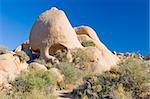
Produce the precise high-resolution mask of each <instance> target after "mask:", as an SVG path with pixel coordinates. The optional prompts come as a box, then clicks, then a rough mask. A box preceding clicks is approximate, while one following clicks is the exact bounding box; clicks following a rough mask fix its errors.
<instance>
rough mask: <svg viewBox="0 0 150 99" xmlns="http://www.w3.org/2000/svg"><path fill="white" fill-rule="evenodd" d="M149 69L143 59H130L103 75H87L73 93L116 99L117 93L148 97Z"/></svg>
mask: <svg viewBox="0 0 150 99" xmlns="http://www.w3.org/2000/svg"><path fill="white" fill-rule="evenodd" d="M148 69H149V67H147V66H146V65H145V63H144V62H143V61H141V60H137V59H129V60H127V61H126V62H124V63H121V64H120V65H119V66H116V67H113V68H112V69H111V70H110V71H106V72H104V73H103V74H102V75H95V76H89V77H86V78H85V79H84V84H83V85H81V86H79V88H77V89H75V90H74V91H73V95H74V96H75V97H77V98H84V97H87V98H90V99H91V98H92V99H104V98H109V99H116V98H115V97H116V95H115V94H118V97H119V96H120V97H124V99H128V98H129V99H130V98H131V97H132V98H133V99H140V98H142V99H143V98H148V96H149V95H150V91H149V89H148V87H145V86H146V84H148V83H149V74H148Z"/></svg>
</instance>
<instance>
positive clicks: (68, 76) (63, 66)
mask: <svg viewBox="0 0 150 99" xmlns="http://www.w3.org/2000/svg"><path fill="white" fill-rule="evenodd" d="M56 67H57V68H58V69H59V70H60V71H61V72H62V74H64V76H65V83H72V84H74V83H75V82H76V80H78V79H80V77H81V71H80V70H79V69H77V68H75V66H74V65H73V64H72V63H69V62H66V63H60V64H58V65H57V66H56Z"/></svg>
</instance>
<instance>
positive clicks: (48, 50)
mask: <svg viewBox="0 0 150 99" xmlns="http://www.w3.org/2000/svg"><path fill="white" fill-rule="evenodd" d="M29 41H30V45H31V48H32V50H34V51H39V52H40V56H41V57H43V58H44V59H53V58H54V57H52V56H50V55H52V54H54V53H55V52H56V51H57V50H58V49H63V48H67V49H73V48H82V45H81V44H80V42H79V41H78V39H77V35H76V33H75V30H74V29H73V28H72V26H71V24H70V22H69V20H68V19H67V17H66V15H65V13H64V12H63V11H62V10H58V9H57V8H55V7H53V8H51V9H50V10H47V11H45V12H44V13H42V14H41V15H40V16H39V17H38V19H37V20H36V21H35V23H34V25H33V27H32V30H31V33H30V38H29Z"/></svg>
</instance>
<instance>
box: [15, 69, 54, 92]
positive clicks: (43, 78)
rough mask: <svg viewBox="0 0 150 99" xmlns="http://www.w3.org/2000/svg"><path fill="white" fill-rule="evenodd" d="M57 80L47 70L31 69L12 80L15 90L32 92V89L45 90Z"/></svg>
mask: <svg viewBox="0 0 150 99" xmlns="http://www.w3.org/2000/svg"><path fill="white" fill-rule="evenodd" d="M55 83H56V81H55V79H54V77H52V76H51V75H50V74H49V73H48V72H47V71H42V70H39V71H35V70H32V69H31V70H30V71H28V72H25V73H22V74H21V76H20V77H18V78H16V80H15V81H14V82H12V85H13V90H14V92H21V93H26V92H32V90H44V89H46V88H47V87H48V86H51V85H55Z"/></svg>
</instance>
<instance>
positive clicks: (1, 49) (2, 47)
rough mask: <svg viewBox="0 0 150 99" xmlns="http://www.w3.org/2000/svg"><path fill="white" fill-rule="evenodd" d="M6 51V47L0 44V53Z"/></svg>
mask: <svg viewBox="0 0 150 99" xmlns="http://www.w3.org/2000/svg"><path fill="white" fill-rule="evenodd" d="M6 53H8V49H7V48H6V47H4V46H1V45H0V55H1V54H6Z"/></svg>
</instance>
